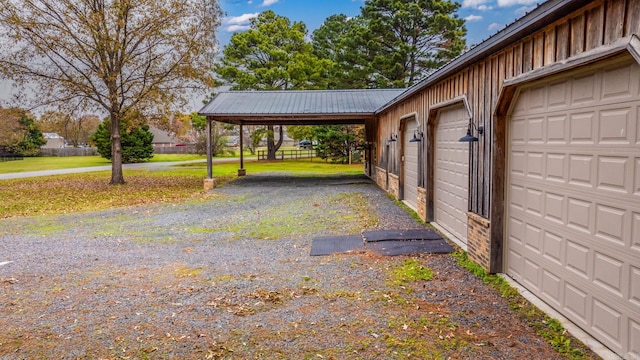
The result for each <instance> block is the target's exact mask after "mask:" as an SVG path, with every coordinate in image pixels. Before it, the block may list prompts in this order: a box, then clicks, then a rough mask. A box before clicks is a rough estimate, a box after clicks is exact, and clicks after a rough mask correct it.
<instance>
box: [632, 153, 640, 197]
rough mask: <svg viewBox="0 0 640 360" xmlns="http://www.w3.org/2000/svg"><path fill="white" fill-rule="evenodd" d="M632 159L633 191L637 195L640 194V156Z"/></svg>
mask: <svg viewBox="0 0 640 360" xmlns="http://www.w3.org/2000/svg"><path fill="white" fill-rule="evenodd" d="M634 160H635V161H634V167H635V169H634V173H635V176H634V178H635V181H634V184H633V193H634V194H635V195H637V196H640V157H637V158H635V159H634Z"/></svg>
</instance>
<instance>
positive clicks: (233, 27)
mask: <svg viewBox="0 0 640 360" xmlns="http://www.w3.org/2000/svg"><path fill="white" fill-rule="evenodd" d="M249 28H251V26H249V25H230V26H227V27H226V28H225V30H226V31H227V32H237V31H246V30H249Z"/></svg>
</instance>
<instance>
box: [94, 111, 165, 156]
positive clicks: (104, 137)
mask: <svg viewBox="0 0 640 360" xmlns="http://www.w3.org/2000/svg"><path fill="white" fill-rule="evenodd" d="M120 139H121V140H120V141H121V143H122V162H123V163H124V164H131V163H140V162H145V161H149V160H151V158H152V157H153V134H152V133H151V132H150V131H149V125H146V124H142V125H134V126H130V127H127V126H126V124H125V123H124V122H121V123H120ZM91 141H93V142H94V143H95V144H96V147H97V148H98V154H100V156H102V157H103V158H105V159H109V160H111V155H112V153H111V120H110V119H109V118H107V119H105V120H104V121H103V122H102V123H101V124H100V125H98V129H97V130H96V132H95V133H93V135H92V136H91Z"/></svg>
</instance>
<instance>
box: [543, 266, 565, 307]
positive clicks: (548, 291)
mask: <svg viewBox="0 0 640 360" xmlns="http://www.w3.org/2000/svg"><path fill="white" fill-rule="evenodd" d="M542 293H543V294H544V295H545V296H546V297H547V299H549V300H551V301H552V302H553V303H554V304H556V305H557V306H559V305H560V304H561V303H562V301H561V296H562V279H561V278H560V277H558V276H557V275H555V274H553V273H551V272H550V271H548V270H543V271H542Z"/></svg>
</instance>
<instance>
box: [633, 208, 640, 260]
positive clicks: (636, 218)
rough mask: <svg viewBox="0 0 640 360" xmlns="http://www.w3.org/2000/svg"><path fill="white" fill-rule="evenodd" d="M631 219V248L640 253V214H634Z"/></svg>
mask: <svg viewBox="0 0 640 360" xmlns="http://www.w3.org/2000/svg"><path fill="white" fill-rule="evenodd" d="M631 217H632V220H631V221H632V223H631V248H632V249H634V250H637V251H640V213H636V212H634V213H633V214H632V215H631Z"/></svg>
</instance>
